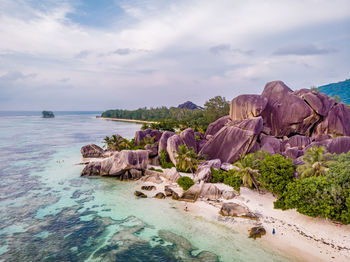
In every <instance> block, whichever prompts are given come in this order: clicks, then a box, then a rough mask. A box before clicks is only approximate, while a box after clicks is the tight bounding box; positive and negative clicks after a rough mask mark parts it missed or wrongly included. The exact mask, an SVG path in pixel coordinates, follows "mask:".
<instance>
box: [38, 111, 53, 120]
mask: <svg viewBox="0 0 350 262" xmlns="http://www.w3.org/2000/svg"><path fill="white" fill-rule="evenodd" d="M41 113H42V115H43V118H54V117H55V115H54V113H53V112H52V111H42V112H41Z"/></svg>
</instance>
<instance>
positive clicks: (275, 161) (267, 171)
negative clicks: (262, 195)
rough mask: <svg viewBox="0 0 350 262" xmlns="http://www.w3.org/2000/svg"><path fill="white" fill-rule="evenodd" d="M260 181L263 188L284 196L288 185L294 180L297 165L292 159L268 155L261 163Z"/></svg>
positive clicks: (259, 168) (259, 167) (259, 165)
mask: <svg viewBox="0 0 350 262" xmlns="http://www.w3.org/2000/svg"><path fill="white" fill-rule="evenodd" d="M258 170H259V173H260V175H259V176H258V181H259V182H260V185H261V187H263V188H265V189H267V190H269V191H270V192H272V193H274V194H278V195H280V194H282V193H283V191H284V190H285V188H286V186H287V184H288V183H289V182H291V181H293V179H294V170H295V165H294V164H293V162H292V159H290V158H284V157H283V156H281V155H278V154H276V155H266V156H265V158H264V159H263V160H261V161H259V164H258Z"/></svg>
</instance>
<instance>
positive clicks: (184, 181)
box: [177, 176, 194, 190]
mask: <svg viewBox="0 0 350 262" xmlns="http://www.w3.org/2000/svg"><path fill="white" fill-rule="evenodd" d="M177 184H178V185H179V186H180V187H181V188H182V189H183V190H187V189H189V188H190V187H191V186H193V185H194V182H193V180H192V179H191V178H190V177H188V176H182V177H180V178H179V179H178V180H177Z"/></svg>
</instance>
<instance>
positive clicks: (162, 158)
mask: <svg viewBox="0 0 350 262" xmlns="http://www.w3.org/2000/svg"><path fill="white" fill-rule="evenodd" d="M159 163H160V166H161V167H162V168H172V167H174V164H173V163H172V162H171V161H170V160H169V155H168V152H167V151H165V150H164V149H162V150H160V152H159Z"/></svg>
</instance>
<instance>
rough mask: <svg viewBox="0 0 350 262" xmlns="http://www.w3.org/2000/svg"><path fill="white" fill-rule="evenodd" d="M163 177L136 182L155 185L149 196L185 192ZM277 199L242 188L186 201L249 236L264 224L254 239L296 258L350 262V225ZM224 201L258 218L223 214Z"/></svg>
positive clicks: (206, 216) (195, 213)
mask: <svg viewBox="0 0 350 262" xmlns="http://www.w3.org/2000/svg"><path fill="white" fill-rule="evenodd" d="M162 180H163V183H160V184H155V183H151V182H141V181H139V182H137V183H140V185H144V184H145V185H155V186H156V188H157V190H156V191H152V192H145V193H146V194H147V195H148V196H149V197H152V196H153V195H154V194H155V192H159V191H163V190H164V186H165V185H170V187H171V188H172V189H173V190H174V191H176V192H177V193H179V194H181V193H182V192H183V190H182V189H181V188H180V187H179V186H178V185H177V183H171V182H170V181H168V180H166V179H164V177H162ZM215 185H216V186H218V187H219V188H220V189H225V188H226V187H227V186H226V185H224V184H215ZM160 201H161V200H160ZM169 201H175V200H169ZM274 201H275V197H274V196H273V195H272V194H271V193H258V192H257V191H253V190H250V189H248V188H244V187H242V188H241V192H240V195H239V196H236V197H235V198H233V199H230V200H224V199H220V200H215V201H212V200H207V199H203V198H199V199H198V200H197V201H196V202H195V203H188V202H186V204H187V206H188V213H189V214H191V215H193V216H200V217H203V218H204V219H206V220H208V221H210V222H214V223H220V224H222V225H224V226H227V227H229V228H232V230H234V231H237V232H240V233H242V234H246V235H247V237H248V234H249V233H248V230H249V229H250V228H251V227H253V226H256V225H262V226H263V227H264V228H265V229H266V231H267V233H266V235H264V236H262V238H257V239H256V240H255V241H259V242H260V244H261V245H262V246H264V247H266V248H269V249H271V248H272V249H273V250H275V251H276V252H277V253H280V254H282V255H286V256H287V257H291V258H293V259H295V260H296V261H310V262H314V261H337V262H338V261H339V262H347V261H350V225H347V226H344V225H341V226H339V225H338V224H337V223H334V222H332V221H329V220H328V221H327V220H326V219H321V218H312V217H308V216H305V215H302V214H300V213H298V212H296V211H295V210H287V211H282V210H279V209H274V208H273V202H274ZM176 202H177V203H178V205H179V208H180V209H184V207H185V205H186V204H185V202H182V201H176ZM223 202H234V203H237V204H240V205H243V206H245V207H247V208H248V209H249V210H250V211H252V212H254V213H255V214H257V215H258V216H259V220H258V221H255V220H250V219H245V218H235V217H224V216H221V215H220V214H219V210H220V208H221V205H222V203H223ZM184 212H185V211H184ZM273 228H274V229H275V231H276V233H275V234H272V230H273Z"/></svg>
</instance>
